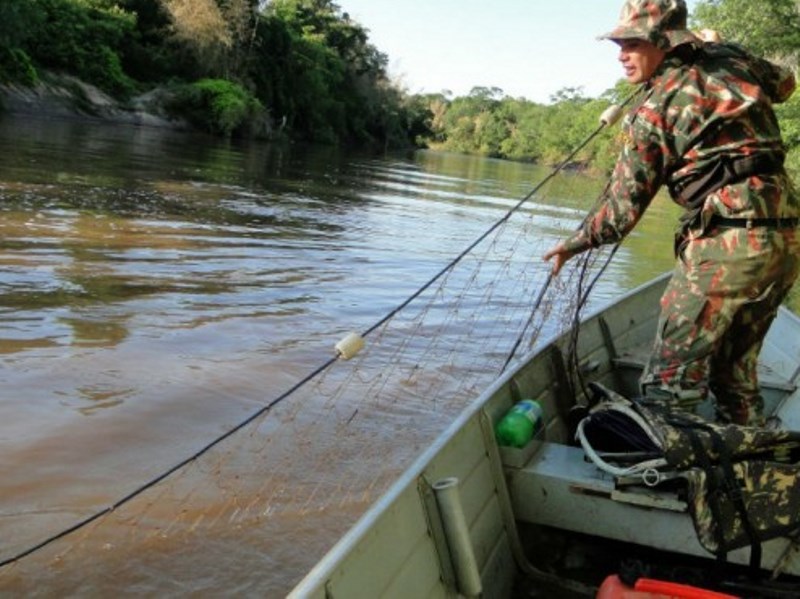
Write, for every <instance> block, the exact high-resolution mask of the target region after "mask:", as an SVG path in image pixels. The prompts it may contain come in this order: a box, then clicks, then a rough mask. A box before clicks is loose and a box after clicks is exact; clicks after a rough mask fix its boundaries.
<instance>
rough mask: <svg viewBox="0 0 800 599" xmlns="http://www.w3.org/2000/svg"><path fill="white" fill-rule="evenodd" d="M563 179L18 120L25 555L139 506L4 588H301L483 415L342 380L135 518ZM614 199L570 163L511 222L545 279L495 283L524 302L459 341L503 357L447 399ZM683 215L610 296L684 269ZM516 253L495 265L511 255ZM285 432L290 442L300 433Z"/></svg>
mask: <svg viewBox="0 0 800 599" xmlns="http://www.w3.org/2000/svg"><path fill="white" fill-rule="evenodd" d="M548 172H549V171H547V170H545V169H542V168H539V167H536V166H532V165H525V164H517V163H511V162H503V161H497V160H489V159H482V158H475V157H464V156H457V155H449V154H439V153H434V152H416V153H413V154H403V155H392V156H380V157H374V156H363V155H354V154H347V153H341V152H337V151H336V150H333V149H330V148H308V147H300V146H286V147H278V146H270V145H266V144H259V143H248V144H245V143H242V144H237V143H227V142H223V141H220V140H216V139H212V138H208V137H205V136H199V135H192V134H188V133H178V132H168V131H161V130H156V129H145V128H132V127H115V126H110V125H96V124H87V123H70V122H60V121H45V120H40V121H37V120H26V121H20V120H5V121H0V394H1V395H2V402H0V443H2V448H3V451H2V454H0V485H2V500H0V501H2V506H0V531H1V532H2V534H0V539H3V541H2V543H0V559H3V560H8V559H11V558H15V557H18V556H21V555H22V554H24V553H26V552H27V550H29V549H31V548H35V547H36V546H37V545H38V544H39V543H42V542H43V541H45V540H46V539H51V538H52V537H53V536H59V533H60V532H61V531H65V530H67V529H69V528H70V527H71V526H72V525H74V524H75V523H77V522H81V521H82V520H84V519H87V518H88V519H91V518H93V515H96V514H98V512H102V511H103V510H105V509H106V508H107V507H108V506H115V509H114V510H113V513H111V514H110V515H109V516H106V517H100V518H98V520H97V521H94V520H93V521H92V522H91V525H88V526H85V527H81V528H79V529H78V530H76V531H74V532H71V533H69V534H66V535H64V538H62V539H56V540H53V542H52V543H51V542H48V543H47V544H46V545H45V546H44V547H42V548H41V549H37V550H35V551H33V552H32V553H31V554H30V555H26V556H22V557H21V558H20V559H19V560H17V561H15V562H13V563H11V564H8V565H6V566H3V567H2V568H0V592H2V593H3V594H8V595H15V594H17V595H26V596H31V595H39V596H55V595H58V596H63V595H65V594H68V595H81V596H106V595H108V593H109V592H115V593H125V594H137V595H141V594H145V595H158V596H169V595H173V596H182V595H191V594H199V593H214V594H242V593H254V594H259V595H261V596H281V595H283V594H285V592H286V591H287V590H288V589H289V588H291V586H292V585H293V584H295V583H296V582H297V581H298V580H299V579H300V578H301V577H302V576H303V574H304V573H305V572H306V571H307V570H308V569H309V568H310V567H311V566H312V565H313V563H314V562H315V561H316V560H317V559H319V558H320V557H321V556H322V554H323V553H324V552H325V551H326V550H327V549H328V548H329V547H330V546H331V545H332V544H333V543H334V542H335V540H336V538H337V537H338V536H339V535H340V534H341V533H342V532H343V531H344V530H346V529H347V528H348V527H349V526H350V525H351V524H352V523H353V522H354V521H355V519H356V518H357V517H358V516H359V515H360V514H361V513H362V512H363V511H364V509H366V507H368V505H369V504H370V503H371V502H372V501H374V500H375V499H376V498H377V497H378V496H379V495H380V493H381V492H382V491H383V490H385V488H386V487H387V485H388V484H390V483H391V480H393V479H394V477H396V476H397V474H398V473H399V472H400V471H401V470H402V469H403V468H404V467H406V466H407V465H408V464H409V462H410V460H412V459H413V457H414V456H415V455H417V454H418V453H419V452H420V451H421V450H422V449H423V448H424V446H425V444H426V443H427V442H429V441H430V440H431V439H432V438H433V437H434V436H435V435H436V434H437V433H438V432H440V431H441V430H442V429H443V428H444V427H445V426H446V425H447V423H448V422H449V421H450V420H452V418H453V416H454V415H455V414H456V413H457V412H458V410H460V409H461V408H462V407H463V406H464V405H466V403H468V402H467V401H464V400H462V399H459V400H458V401H456V400H453V401H449V402H448V401H444V400H442V399H438V400H436V401H433V400H432V397H431V394H430V393H429V392H427V391H423V390H422V389H423V387H421V386H416V385H421V381H420V380H418V379H413V377H410V376H408V377H405V376H404V378H403V384H402V385H401V386H402V387H403V388H402V389H401V391H402V396H403V400H402V401H400V400H396V401H395V400H392V401H385V400H370V401H368V402H367V401H366V400H364V399H363V398H361V397H359V398H355V396H353V395H348V394H339V393H338V392H324V391H321V387H318V388H317V390H319V391H318V392H317V391H312V392H311V393H310V397H308V398H306V399H303V400H302V401H295V402H294V405H291V402H286V404H289V405H291V407H288V408H286V407H284V404H281V406H278V407H277V408H276V413H275V414H273V413H272V412H271V411H269V412H267V413H265V414H263V415H261V416H260V417H259V418H260V420H259V421H258V422H257V423H256V427H255V428H254V429H251V430H249V431H245V432H244V433H243V436H241V435H240V436H239V440H238V441H237V442H236V443H235V446H234V447H228V448H226V449H225V450H224V451H221V452H220V453H219V454H218V455H217V456H216V457H214V458H213V459H209V460H206V461H205V462H201V461H198V462H193V464H192V468H189V469H184V470H182V471H181V473H180V475H179V476H177V480H176V481H175V482H170V483H169V485H168V488H166V489H162V490H159V491H158V492H156V493H155V494H151V495H150V496H149V497H147V496H146V497H144V498H143V499H141V500H139V501H140V504H139V505H138V506H137V507H135V508H134V509H130V510H128V511H125V509H128V508H127V504H126V508H125V509H119V510H118V509H116V506H117V502H118V501H119V500H120V499H121V498H123V497H125V496H126V495H127V494H128V493H130V492H131V491H132V490H134V489H137V488H138V487H139V486H140V485H142V484H144V483H146V482H147V481H150V480H152V479H153V478H154V477H158V476H160V475H161V474H162V473H164V472H165V471H166V470H168V469H169V468H170V467H172V466H173V465H174V464H176V463H178V462H180V461H181V460H183V459H185V458H187V457H189V456H192V455H193V454H194V453H195V452H197V451H198V449H200V448H202V447H203V446H204V445H205V444H206V443H208V442H210V441H211V440H213V439H215V438H217V436H218V435H220V434H225V432H226V431H229V430H230V429H231V428H232V427H234V426H236V425H237V423H240V422H242V421H243V420H246V419H248V418H250V417H251V416H252V415H253V414H254V413H256V412H260V410H261V409H262V408H263V406H264V405H265V404H267V403H270V402H272V401H273V400H274V399H275V398H279V397H281V395H282V394H283V393H284V392H285V391H286V390H288V389H290V388H292V386H293V385H296V384H297V383H298V381H301V380H303V378H304V377H306V376H307V375H308V374H309V373H310V372H311V371H313V370H314V369H315V368H317V367H318V366H319V365H320V363H321V362H324V361H325V360H326V359H328V357H329V356H330V355H332V351H331V347H332V345H333V343H335V342H336V341H338V340H339V339H340V338H341V337H342V336H343V335H344V334H345V333H346V332H347V331H351V330H355V331H363V330H365V329H366V328H367V327H370V326H372V325H373V324H374V323H376V322H377V321H379V320H380V319H381V318H383V317H385V316H386V315H387V313H389V312H391V311H392V310H393V309H394V308H395V307H396V306H398V304H399V303H400V302H401V301H403V300H404V299H406V298H408V297H409V295H410V294H412V293H414V292H415V291H416V290H418V289H419V288H420V287H421V286H422V285H424V284H425V283H426V282H427V281H428V280H429V279H431V277H432V276H434V275H435V274H437V273H438V272H439V271H440V270H441V269H442V267H443V266H444V265H446V264H448V263H449V261H451V260H452V259H453V258H454V257H455V256H457V255H458V254H459V253H460V252H462V250H464V249H465V248H466V247H467V246H468V245H469V244H470V243H472V242H473V241H474V240H475V239H476V238H478V236H479V235H481V234H482V233H484V232H485V231H486V230H487V229H488V228H489V227H491V226H493V225H494V224H495V223H497V222H498V220H499V219H502V218H503V217H504V215H506V214H507V212H508V211H509V209H511V208H512V207H514V206H515V205H516V204H517V202H518V200H520V199H521V198H523V197H525V196H526V194H528V192H529V191H530V190H531V189H532V187H533V186H534V185H535V184H536V183H538V182H539V181H541V180H542V179H543V178H544V177H545V176H546V175H547V173H548ZM602 184H603V181H600V180H598V179H596V178H590V177H586V176H583V175H579V174H576V173H574V172H570V173H567V174H564V175H562V176H561V177H560V180H559V181H558V182H554V183H553V185H554V187H552V188H550V189H549V190H548V191H547V193H546V194H544V193H542V194H537V195H536V196H534V198H533V201H532V202H531V204H530V205H529V206H528V205H526V207H525V209H524V212H523V213H522V214H521V215H520V216H519V219H518V221H516V220H513V221H510V224H509V225H508V226H509V227H510V228H511V229H514V230H515V231H517V233H516V234H517V242H516V243H517V245H516V250H515V257H514V258H513V260H511V259H505V258H504V260H508V261H513V262H515V263H516V264H517V265H518V266H519V267H520V272H523V271H524V272H525V275H524V277H526V281H527V282H526V283H525V284H524V285H525V289H526V291H525V293H524V294H523V293H522V289H523V283H522V282H521V279H514V280H513V281H511V282H509V281H504V280H502V277H501V278H500V280H495V281H493V283H492V284H491V285H488V286H487V288H489V287H491V288H492V290H493V291H492V292H494V289H495V288H496V289H505V291H503V292H502V293H503V295H502V298H503V299H502V301H500V300H497V299H493V300H492V302H494V304H493V305H495V306H497V307H498V308H497V309H495V308H493V311H487V312H483V313H481V312H479V311H476V312H475V314H477V315H479V316H474V317H470V319H469V320H468V322H463V323H458V328H462V329H467V328H469V329H470V330H475V331H477V332H478V334H479V336H480V338H481V339H489V338H491V339H492V342H493V343H495V345H493V346H492V347H493V348H496V349H492V350H490V351H487V350H482V349H481V350H477V354H478V355H477V356H476V355H470V357H469V359H468V360H467V354H469V350H467V349H465V348H464V347H463V346H461V347H459V346H458V343H454V346H455V351H454V352H452V353H451V354H450V355H455V356H456V358H452V357H449V358H447V359H446V360H444V361H443V362H442V363H441V364H437V365H436V368H435V370H436V372H437V373H439V374H441V375H442V377H443V378H447V379H449V382H448V383H447V384H452V385H454V384H455V382H456V381H458V382H459V383H463V381H464V379H465V374H466V373H472V372H474V371H477V370H481V367H480V366H477V367H474V366H472V364H476V363H477V362H478V360H479V359H480V358H481V356H488V354H489V353H491V354H493V356H494V354H497V356H494V357H501V356H500V355H499V354H501V353H502V352H503V351H505V350H506V349H507V348H509V347H510V346H511V343H512V342H513V340H514V338H515V336H516V335H517V331H518V329H515V330H513V331H512V332H506V331H505V330H502V331H499V330H497V327H496V324H497V322H498V320H499V319H500V316H499V315H500V312H499V307H500V306H501V304H502V306H506V305H511V304H515V305H516V307H517V308H518V309H520V310H522V311H523V312H524V310H525V307H526V306H529V305H530V298H531V296H532V293H531V291H530V289H532V288H533V287H535V286H536V285H537V284H539V283H541V281H542V280H543V278H544V277H545V276H546V267H545V265H544V264H542V262H541V260H540V258H539V257H540V256H541V254H542V253H543V251H544V250H545V249H546V248H547V247H549V246H550V245H551V244H552V243H553V242H554V241H555V240H556V239H558V238H559V237H561V236H563V235H566V234H567V233H568V232H569V231H570V230H572V229H574V227H575V226H576V224H577V223H578V222H579V220H580V218H581V216H582V215H583V214H584V212H585V210H586V209H587V208H588V207H589V206H590V205H591V203H592V200H593V198H594V197H596V195H597V193H598V192H599V190H600V189H601V187H602ZM673 216H674V212H673V210H672V208H671V207H670V206H669V204H668V203H667V202H662V201H657V202H656V203H655V205H654V206H653V207H652V209H651V212H650V213H649V214H648V215H647V217H646V218H645V220H644V221H643V222H642V223H641V225H640V227H639V229H638V230H637V231H636V232H635V234H634V235H632V236H631V238H630V239H629V240H627V241H626V243H625V244H624V245H623V246H622V248H621V250H620V251H619V252H618V254H617V255H616V257H615V258H614V260H613V262H612V263H611V265H610V267H609V268H608V270H607V271H606V272H605V274H604V275H603V277H602V279H601V282H600V283H599V284H598V285H597V287H596V289H595V290H594V292H593V294H592V296H591V304H592V305H593V306H598V305H601V304H603V303H605V302H608V301H610V300H612V299H613V298H614V297H615V296H617V295H619V294H620V293H623V292H624V291H626V290H628V289H631V288H633V287H634V286H636V285H638V284H640V283H642V282H644V281H646V280H648V279H650V278H652V277H653V276H655V275H657V274H659V273H661V272H663V271H665V270H668V269H669V268H670V266H671V240H670V235H671V233H670V232H671V229H672V218H673ZM518 222H519V223H520V224H517V223H518ZM522 223H524V224H522ZM515 227H516V228H517V229H518V230H517V229H515ZM493 256H494V254H493V253H492V250H490V251H489V252H487V253H486V254H483V258H482V260H483V261H485V262H487V263H488V262H491V261H493V260H494V261H496V262H500V259H499V258H498V259H496V260H495V259H494V258H493ZM479 261H480V260H479ZM454 278H456V277H454ZM467 278H469V277H467ZM517 294H519V297H515V296H516V295H517ZM465 295H466V294H465ZM481 297H482V296H477V295H476V296H475V297H473V298H472V300H471V303H472V304H473V305H474V306H479V305H480V303H481V302H480V299H481ZM448 302H449V300H448V301H436V298H434V299H433V300H431V301H430V303H429V304H428V308H427V309H426V310H427V312H428V313H429V314H430V313H434V314H433V318H434V320H435V322H436V323H437V324H436V326H437V327H438V326H440V325H441V324H442V323H444V322H445V321H447V320H448V319H450V318H451V316H449V315H448V314H452V312H453V310H451V311H449V312H448V311H447V310H446V309H445V308H446V307H447V306H449V305H450V304H449V303H448ZM462 309H463V308H462ZM439 312H441V314H439V315H437V314H438V313H439ZM406 326H407V327H409V328H411V327H412V326H417V325H414V321H413V319H412V320H409V322H408V323H406ZM423 327H430V325H428V324H425V325H418V326H417V328H419V329H423ZM438 330H439V329H435V330H434V329H432V328H424V329H423V330H422V334H421V336H420V338H421V339H426V340H427V341H428V342H430V341H431V340H432V339H434V338H437V339H438V338H440V337H443V335H439V334H438V333H437V332H436V331H438ZM402 343H405V342H402ZM415 343H418V345H415ZM427 348H428V346H427V345H422V344H421V342H414V343H407V344H405V347H404V351H405V352H406V353H411V352H412V351H413V352H417V358H415V359H416V360H417V362H416V363H415V364H414V365H413V366H412V367H411V368H412V369H417V368H419V369H420V372H422V371H423V368H422V367H420V363H421V362H423V361H424V362H426V363H428V362H432V361H433V353H425V352H429V351H430V350H429V349H427ZM394 351H395V350H393V352H394ZM459 355H462V356H463V357H464V360H465V361H466V362H467V364H466V366H465V365H463V364H461V365H460V364H459V363H458V362H459V360H458V356H459ZM420 356H422V357H420ZM380 359H382V358H381V351H375V352H374V354H373V360H380ZM386 360H387V362H386V364H388V360H389V353H388V351H387V352H386ZM487 362H488V357H487ZM487 362H482V363H487ZM384 365H385V364H384ZM373 368H375V367H373ZM361 372H362V375H363V373H364V372H373V371H369V369H368V367H365V368H364V369H363V370H362V371H361ZM374 373H379V374H374ZM373 374H374V376H372V374H371V375H370V376H371V377H372V378H371V379H370V380H369V382H367V381H366V378H369V377H367V376H366V375H363V376H361V378H359V375H358V374H355V375H348V376H353V377H354V378H359V381H358V382H359V383H360V384H362V385H365V386H366V385H376V384H378V383H376V381H377V380H378V379H379V378H380V377H382V376H383V375H384V374H385V373H383V372H380V367H378V368H377V369H376V370H374V372H373ZM483 374H490V373H488V366H487V372H486V373H483ZM425 377H427V378H430V377H431V375H429V374H426V375H425ZM334 378H335V377H334ZM412 379H413V385H412V384H411V383H410V382H409V381H412ZM389 380H390V378H389V377H388V376H387V377H386V379H382V380H381V382H380V385H381V386H382V389H383V388H384V387H386V388H388V387H389V386H390V383H389ZM485 380H490V379H484V378H481V379H480V380H479V379H475V382H473V383H471V384H472V386H473V388H470V389H468V393H467V395H471V396H474V394H475V393H477V392H479V391H480V388H482V386H483V385H484V381H485ZM437 384H438V383H437ZM437 388H440V387H437ZM443 388H447V387H446V386H445V387H443ZM383 390H384V391H385V395H380V396H381V397H386V396H389V394H391V393H393V392H394V391H392V390H391V389H383ZM473 391H474V392H475V393H473ZM315 395H318V396H319V397H315ZM398 395H399V393H398ZM444 395H445V394H442V397H443V396H444ZM323 396H324V397H323ZM376 397H377V395H376ZM437 397H439V396H438V395H437ZM452 397H455V394H452ZM278 408H283V412H278V411H277V410H278ZM306 424H307V425H308V426H306ZM286 427H289V429H290V430H289V432H288V433H286ZM279 429H283V431H284V437H285V439H288V440H283V441H281V440H278V441H275V440H274V439H280V438H281V437H279V436H278V432H279ZM356 430H357V431H358V432H357V433H356V432H355V431H356ZM276 431H278V432H276ZM242 438H244V439H245V440H241V439H242ZM186 470H188V471H186ZM170 480H171V479H170Z"/></svg>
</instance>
